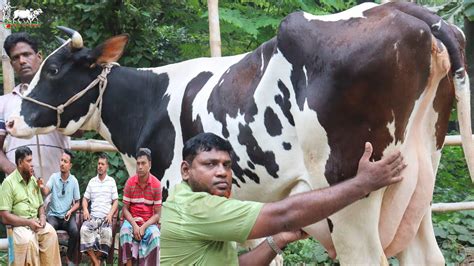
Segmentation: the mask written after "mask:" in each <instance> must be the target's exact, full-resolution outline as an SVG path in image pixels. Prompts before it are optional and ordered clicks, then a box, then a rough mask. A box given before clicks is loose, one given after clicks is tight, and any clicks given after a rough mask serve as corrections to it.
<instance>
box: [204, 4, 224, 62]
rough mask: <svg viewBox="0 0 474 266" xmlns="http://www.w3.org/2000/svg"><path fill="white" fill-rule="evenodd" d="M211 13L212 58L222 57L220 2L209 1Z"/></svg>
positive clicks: (210, 40)
mask: <svg viewBox="0 0 474 266" xmlns="http://www.w3.org/2000/svg"><path fill="white" fill-rule="evenodd" d="M207 8H208V11H209V45H210V46H211V57H220V56H221V32H220V31H221V30H220V26H219V0H207Z"/></svg>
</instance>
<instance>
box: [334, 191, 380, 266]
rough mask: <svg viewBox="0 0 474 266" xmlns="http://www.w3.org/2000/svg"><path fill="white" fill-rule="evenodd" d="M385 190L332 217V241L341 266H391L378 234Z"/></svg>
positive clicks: (376, 192) (374, 193) (373, 193)
mask: <svg viewBox="0 0 474 266" xmlns="http://www.w3.org/2000/svg"><path fill="white" fill-rule="evenodd" d="M384 190H385V189H384V188H383V189H380V190H378V191H374V192H372V193H370V195H369V196H368V197H367V198H365V199H361V200H359V201H356V202H355V203H353V204H351V205H349V206H347V207H346V208H344V209H342V210H341V211H339V212H337V213H335V214H334V215H332V216H331V217H330V219H331V220H332V222H333V232H332V239H333V241H334V246H335V247H336V250H337V257H338V259H339V261H340V263H341V264H342V265H348V264H359V265H388V261H387V258H386V256H385V254H384V252H383V248H382V244H381V243H380V237H379V233H378V228H379V217H380V207H381V203H382V196H383V192H384Z"/></svg>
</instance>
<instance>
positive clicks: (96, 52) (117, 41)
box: [89, 34, 128, 65]
mask: <svg viewBox="0 0 474 266" xmlns="http://www.w3.org/2000/svg"><path fill="white" fill-rule="evenodd" d="M127 43H128V34H121V35H117V36H114V37H111V38H109V39H107V40H106V41H105V42H103V43H102V44H99V45H98V46H97V47H96V48H94V49H93V50H92V51H91V53H90V55H89V57H90V58H91V59H94V60H95V63H96V64H99V65H100V64H104V63H112V62H117V61H118V60H119V59H120V57H122V54H123V51H124V49H125V46H126V45H127Z"/></svg>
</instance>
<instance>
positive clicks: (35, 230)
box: [28, 219, 43, 233]
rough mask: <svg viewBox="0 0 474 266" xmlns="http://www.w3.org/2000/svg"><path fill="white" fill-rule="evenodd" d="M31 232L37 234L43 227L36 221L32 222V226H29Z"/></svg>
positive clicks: (32, 220)
mask: <svg viewBox="0 0 474 266" xmlns="http://www.w3.org/2000/svg"><path fill="white" fill-rule="evenodd" d="M28 226H29V227H30V228H31V230H33V231H34V232H35V233H36V232H38V231H39V230H40V229H41V228H43V226H42V225H41V224H40V223H39V222H38V221H37V220H35V219H31V220H30V224H29V225H28Z"/></svg>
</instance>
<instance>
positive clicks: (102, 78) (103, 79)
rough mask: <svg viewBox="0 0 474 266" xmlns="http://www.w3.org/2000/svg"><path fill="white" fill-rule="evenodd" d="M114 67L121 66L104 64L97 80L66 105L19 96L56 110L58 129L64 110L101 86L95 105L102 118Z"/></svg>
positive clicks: (98, 126)
mask: <svg viewBox="0 0 474 266" xmlns="http://www.w3.org/2000/svg"><path fill="white" fill-rule="evenodd" d="M114 66H120V65H119V63H117V62H110V63H106V64H102V72H101V73H100V74H99V75H98V76H97V78H96V79H94V80H93V81H92V82H91V83H90V84H89V85H88V86H87V87H86V88H84V89H83V90H81V91H80V92H78V93H76V94H75V95H73V96H72V97H71V98H69V99H68V100H67V101H66V102H65V103H63V104H60V105H58V106H57V107H54V106H52V105H49V104H47V103H44V102H41V101H38V100H36V99H33V98H31V97H28V96H23V95H22V94H18V95H19V96H20V97H21V98H22V99H24V100H28V101H30V102H33V103H36V104H38V105H41V106H44V107H46V108H49V109H53V110H55V111H56V118H57V124H56V128H59V126H60V125H61V114H62V113H63V112H64V109H65V108H66V107H68V106H69V105H71V104H72V103H74V102H75V101H77V100H78V99H80V98H81V97H82V96H84V94H86V93H87V92H88V91H89V90H91V89H92V88H94V87H95V86H96V85H97V84H99V97H97V100H96V102H95V104H94V105H95V107H96V108H97V110H98V111H99V117H100V116H101V112H102V96H103V95H104V91H105V88H106V87H107V75H108V74H109V73H110V71H111V70H112V67H114ZM93 113H94V112H90V113H88V114H87V117H86V119H85V121H84V123H87V121H89V119H90V118H91V116H92V114H93ZM97 129H98V130H99V129H100V122H98V125H97Z"/></svg>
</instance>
